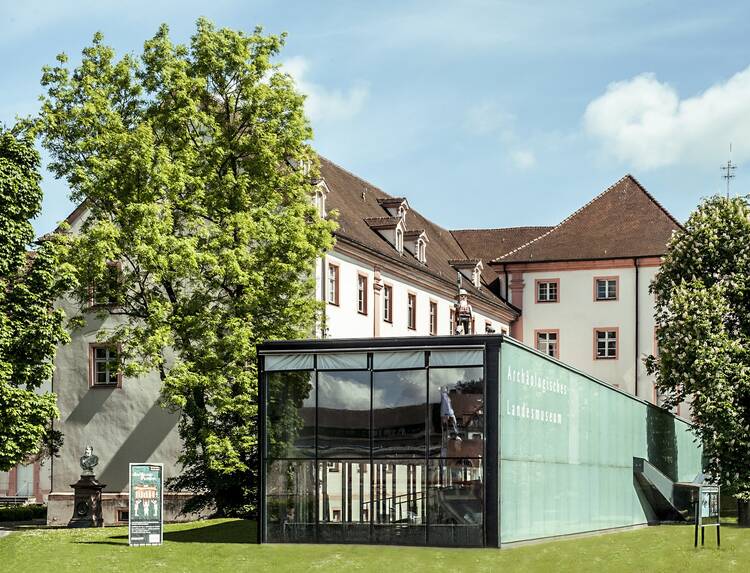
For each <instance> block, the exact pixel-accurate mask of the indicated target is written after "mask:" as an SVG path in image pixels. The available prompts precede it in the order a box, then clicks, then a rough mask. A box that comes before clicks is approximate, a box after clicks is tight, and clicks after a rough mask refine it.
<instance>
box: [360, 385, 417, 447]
mask: <svg viewBox="0 0 750 573" xmlns="http://www.w3.org/2000/svg"><path fill="white" fill-rule="evenodd" d="M426 393H427V374H426V372H425V371H424V370H405V371H398V372H374V373H373V379H372V402H373V404H372V407H373V450H372V455H373V456H382V457H394V456H395V457H424V450H425V399H426Z"/></svg>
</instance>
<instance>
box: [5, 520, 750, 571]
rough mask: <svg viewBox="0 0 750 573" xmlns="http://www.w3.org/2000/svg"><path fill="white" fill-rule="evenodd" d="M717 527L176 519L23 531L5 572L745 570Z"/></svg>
mask: <svg viewBox="0 0 750 573" xmlns="http://www.w3.org/2000/svg"><path fill="white" fill-rule="evenodd" d="M721 537H722V546H721V548H720V549H717V547H716V535H715V533H714V531H713V529H712V528H710V529H707V531H706V546H705V547H704V548H700V547H699V548H698V549H694V548H693V528H692V527H691V526H676V525H675V526H660V527H648V528H643V529H638V530H633V531H625V532H621V533H612V534H606V535H599V536H595V537H584V538H578V539H568V540H563V541H551V542H546V543H539V544H534V545H526V546H524V547H516V548H512V549H503V550H498V549H443V548H426V547H384V546H362V545H255V544H253V543H249V542H248V540H252V539H254V538H255V523H253V522H249V521H241V520H220V519H217V520H210V521H203V522H198V523H190V524H174V525H168V526H167V528H166V533H165V535H164V545H162V546H161V547H128V538H127V528H125V527H116V528H105V529H44V528H36V529H35V528H22V529H20V530H18V531H16V532H14V533H12V534H10V535H8V536H7V537H4V538H2V539H0V564H2V566H1V567H0V569H1V570H3V571H18V572H20V571H32V572H33V573H44V572H47V571H51V572H54V573H63V572H65V571H76V572H78V573H80V572H81V571H97V572H99V571H117V572H118V573H119V572H128V571H138V572H139V573H143V572H144V571H170V572H171V571H189V572H199V571H207V572H209V573H221V572H222V571H233V572H234V571H274V572H277V571H295V572H298V571H324V572H326V573H328V572H331V571H376V572H378V573H417V572H420V571H429V572H430V573H434V572H439V571H445V572H451V573H457V572H460V571H470V572H472V573H476V572H480V571H503V572H506V571H523V572H524V573H532V572H535V571H540V572H542V571H543V572H548V571H554V572H557V571H561V572H564V571H575V572H582V571H596V572H610V571H639V572H642V571H659V572H668V571H679V572H680V573H684V572H685V571H709V572H711V573H718V572H721V571H747V570H748V563H750V529H738V528H737V527H736V526H735V525H729V524H727V525H724V526H722V531H721Z"/></svg>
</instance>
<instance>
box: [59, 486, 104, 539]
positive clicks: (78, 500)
mask: <svg viewBox="0 0 750 573" xmlns="http://www.w3.org/2000/svg"><path fill="white" fill-rule="evenodd" d="M70 487H72V488H73V490H74V492H75V499H74V502H73V517H72V518H71V520H70V521H69V522H68V527H102V526H103V525H104V520H103V519H102V490H103V489H104V488H105V487H106V485H105V484H103V483H99V482H98V481H96V477H95V476H94V475H86V474H84V475H82V476H81V479H79V480H78V481H77V482H76V483H73V484H70Z"/></svg>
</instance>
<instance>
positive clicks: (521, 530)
mask: <svg viewBox="0 0 750 573" xmlns="http://www.w3.org/2000/svg"><path fill="white" fill-rule="evenodd" d="M500 384H501V386H500V404H499V411H500V421H501V429H500V452H499V457H500V469H501V477H500V498H501V501H500V531H501V543H510V542H515V541H522V540H529V539H539V538H543V537H550V536H556V535H567V534H572V533H583V532H587V531H597V530H602V529H609V528H616V527H626V526H630V525H636V524H642V523H646V522H647V521H648V520H649V516H648V515H647V513H646V512H647V511H649V508H648V504H647V503H644V501H643V500H642V499H641V498H640V496H639V492H638V490H637V488H636V487H635V485H634V474H633V458H634V457H638V458H643V459H646V460H649V461H650V462H651V463H652V464H654V465H655V466H656V467H657V468H658V469H659V470H660V471H661V472H663V473H664V474H665V475H666V476H667V477H668V478H669V479H670V480H672V481H687V482H690V481H693V479H695V477H696V476H697V475H698V474H699V473H700V472H701V449H700V448H699V447H698V446H697V444H696V443H694V437H693V435H692V433H691V431H690V426H689V424H687V423H686V422H684V421H682V420H680V419H678V418H675V417H674V416H672V415H671V414H670V413H669V412H666V411H664V410H662V409H661V408H656V407H654V406H651V405H649V404H646V403H644V402H642V401H640V400H636V399H634V398H632V397H631V396H629V395H626V394H624V393H622V392H619V391H618V390H616V389H615V388H613V387H611V386H608V385H606V384H603V383H600V382H597V381H596V380H594V379H592V378H589V377H588V376H585V375H584V374H582V373H579V372H576V371H575V370H572V369H570V368H566V367H565V366H563V365H562V364H560V363H558V362H556V361H554V360H550V359H547V358H546V357H544V356H542V355H541V354H539V353H536V352H534V351H532V350H530V349H527V348H526V347H522V346H520V345H516V344H514V343H512V342H511V341H505V342H504V344H503V345H502V349H501V359H500Z"/></svg>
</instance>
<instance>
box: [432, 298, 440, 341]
mask: <svg viewBox="0 0 750 573" xmlns="http://www.w3.org/2000/svg"><path fill="white" fill-rule="evenodd" d="M437 319H438V305H437V303H436V302H435V301H434V300H431V301H430V334H432V335H435V334H437Z"/></svg>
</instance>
